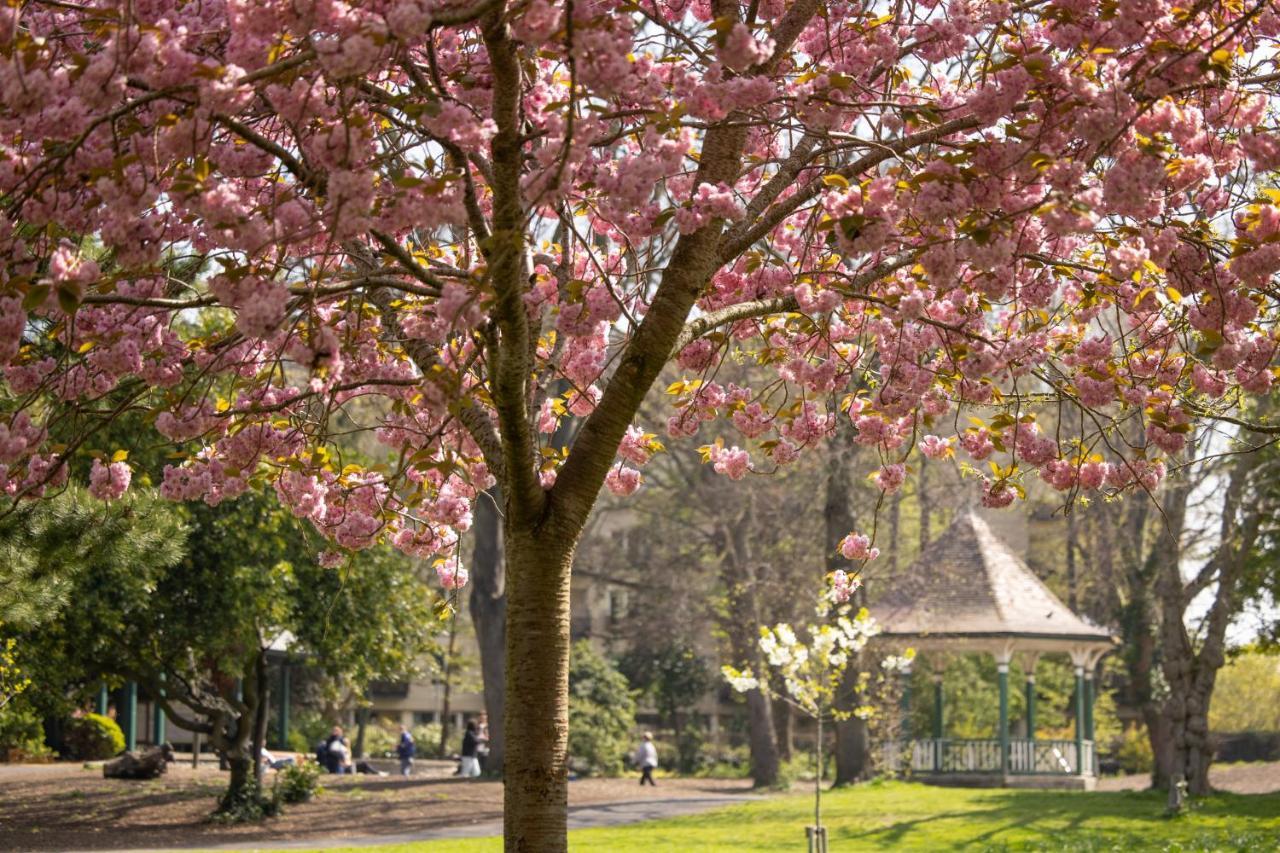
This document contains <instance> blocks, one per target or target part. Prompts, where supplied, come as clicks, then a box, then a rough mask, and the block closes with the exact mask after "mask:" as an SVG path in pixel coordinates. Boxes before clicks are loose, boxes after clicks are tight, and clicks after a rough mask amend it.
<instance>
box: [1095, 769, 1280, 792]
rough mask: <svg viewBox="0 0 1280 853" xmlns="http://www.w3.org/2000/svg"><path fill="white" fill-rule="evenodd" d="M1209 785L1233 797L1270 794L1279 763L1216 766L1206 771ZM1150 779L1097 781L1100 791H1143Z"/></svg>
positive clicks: (1279, 781) (1279, 785)
mask: <svg viewBox="0 0 1280 853" xmlns="http://www.w3.org/2000/svg"><path fill="white" fill-rule="evenodd" d="M1209 784H1211V785H1213V787H1214V788H1216V789H1218V790H1219V791H1230V792H1231V793H1233V794H1270V793H1271V792H1272V791H1280V761H1260V762H1250V763H1248V764H1221V765H1218V764H1215V765H1213V766H1212V767H1210V768H1209ZM1150 786H1151V777H1150V776H1147V775H1145V774H1143V775H1141V776H1107V777H1105V778H1102V779H1099V780H1098V790H1099V791H1144V790H1146V789H1147V788H1149V787H1150Z"/></svg>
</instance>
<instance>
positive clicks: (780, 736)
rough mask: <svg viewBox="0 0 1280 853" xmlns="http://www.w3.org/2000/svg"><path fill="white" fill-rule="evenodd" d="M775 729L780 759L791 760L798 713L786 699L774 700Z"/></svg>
mask: <svg viewBox="0 0 1280 853" xmlns="http://www.w3.org/2000/svg"><path fill="white" fill-rule="evenodd" d="M773 731H774V735H775V740H776V741H777V744H778V760H779V761H790V760H791V754H792V752H793V751H794V748H795V747H794V745H795V738H796V715H795V713H794V711H793V709H792V708H791V706H790V705H788V704H787V703H786V702H785V701H783V700H781V699H775V700H773Z"/></svg>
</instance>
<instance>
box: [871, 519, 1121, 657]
mask: <svg viewBox="0 0 1280 853" xmlns="http://www.w3.org/2000/svg"><path fill="white" fill-rule="evenodd" d="M885 583H886V588H885V589H884V593H883V594H882V595H880V596H879V598H878V599H877V600H876V602H875V604H873V605H872V606H871V608H870V609H871V613H872V615H873V616H875V618H876V621H878V622H879V623H880V625H881V628H882V629H883V632H884V636H887V637H895V636H897V637H902V636H915V637H925V636H935V637H940V638H941V637H972V638H1029V639H1038V640H1053V641H1058V640H1061V641H1065V642H1068V643H1075V642H1084V643H1091V644H1092V643H1097V642H1103V643H1109V642H1110V640H1111V637H1110V633H1109V632H1108V631H1107V630H1106V629H1104V628H1099V627H1096V626H1094V625H1090V624H1089V623H1087V622H1085V621H1084V620H1083V619H1081V618H1080V617H1079V616H1076V615H1075V614H1074V613H1072V612H1071V610H1070V609H1069V608H1068V607H1067V606H1066V605H1065V604H1063V603H1062V602H1061V601H1060V600H1059V599H1058V597H1057V596H1055V595H1054V594H1053V593H1052V592H1050V591H1049V588H1048V587H1047V586H1045V585H1044V583H1043V582H1042V581H1041V580H1040V579H1039V578H1038V577H1036V575H1035V573H1034V572H1032V571H1031V569H1029V568H1028V567H1027V565H1026V563H1024V562H1023V561H1022V560H1021V559H1019V557H1018V556H1017V555H1016V554H1014V553H1013V551H1012V550H1011V549H1010V548H1009V546H1008V545H1006V544H1005V543H1004V541H1003V540H1001V539H1000V538H999V537H998V536H996V535H995V534H994V533H993V532H992V531H991V528H990V527H988V526H987V523H986V522H985V521H983V520H982V518H981V517H979V516H978V514H977V513H975V512H974V511H972V510H963V511H961V512H960V513H959V514H958V515H957V516H956V519H955V521H954V522H952V524H951V526H950V527H948V528H947V529H946V531H944V532H943V533H942V535H940V536H939V537H938V538H937V539H935V540H934V541H933V542H931V543H929V545H928V546H926V547H925V549H924V550H923V551H922V552H921V553H920V556H919V557H918V558H917V559H916V560H915V562H913V563H912V564H911V565H910V566H909V567H908V568H907V570H906V571H905V572H902V573H900V574H899V575H897V576H896V577H894V578H892V579H889V580H887V581H886V582H885Z"/></svg>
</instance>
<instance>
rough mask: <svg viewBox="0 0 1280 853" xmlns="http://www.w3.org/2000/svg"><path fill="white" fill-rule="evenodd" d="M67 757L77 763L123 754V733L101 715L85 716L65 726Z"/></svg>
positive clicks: (111, 720)
mask: <svg viewBox="0 0 1280 853" xmlns="http://www.w3.org/2000/svg"><path fill="white" fill-rule="evenodd" d="M66 744H67V755H68V757H69V758H74V759H76V760H78V761H101V760H102V759H104V758H112V757H114V756H116V755H119V754H120V753H122V752H124V732H122V731H120V727H119V726H118V725H116V721H115V720H113V719H111V718H110V717H104V716H102V715H101V714H85V715H84V716H81V717H76V718H74V719H72V721H71V724H70V725H69V726H67V737H66Z"/></svg>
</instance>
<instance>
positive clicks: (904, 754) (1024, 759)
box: [881, 738, 1094, 776]
mask: <svg viewBox="0 0 1280 853" xmlns="http://www.w3.org/2000/svg"><path fill="white" fill-rule="evenodd" d="M881 749H882V753H883V761H884V765H885V767H886V768H887V769H889V770H890V771H893V772H897V771H899V770H901V769H903V768H904V767H910V768H911V769H912V770H913V771H914V772H917V773H1000V772H1001V769H1002V765H1003V761H1002V759H1001V754H1000V741H998V740H995V739H987V740H951V739H949V738H943V739H936V738H924V739H918V740H909V741H901V740H894V741H885V742H884V743H882V744H881ZM1081 766H1083V767H1085V768H1086V771H1085V774H1084V775H1092V774H1093V773H1094V753H1093V741H1090V740H1086V741H1083V742H1082V743H1081V744H1080V746H1079V749H1077V746H1076V742H1075V741H1074V740H1027V739H1025V738H1010V739H1009V763H1008V767H1007V768H1006V770H1007V772H1008V773H1011V774H1019V773H1024V774H1032V773H1035V774H1057V775H1062V776H1076V775H1079V774H1080V770H1079V768H1080V767H1081Z"/></svg>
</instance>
